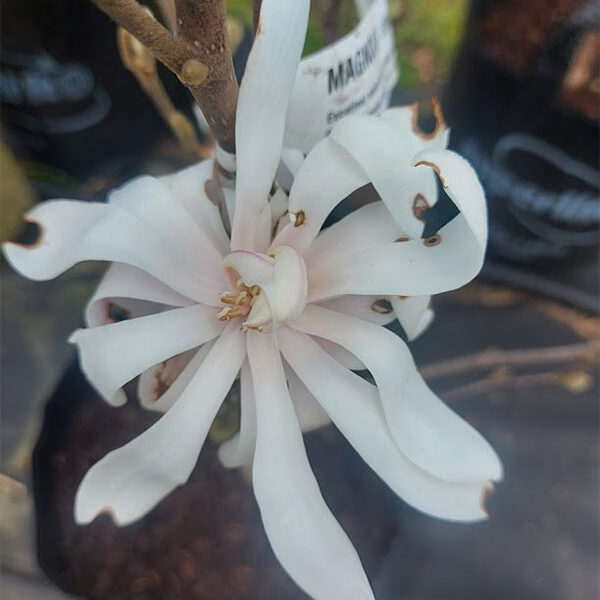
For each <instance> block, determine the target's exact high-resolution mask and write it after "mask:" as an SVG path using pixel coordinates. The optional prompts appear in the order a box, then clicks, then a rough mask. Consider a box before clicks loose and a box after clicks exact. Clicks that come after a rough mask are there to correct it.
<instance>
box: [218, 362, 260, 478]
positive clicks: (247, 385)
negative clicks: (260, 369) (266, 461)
mask: <svg viewBox="0 0 600 600" xmlns="http://www.w3.org/2000/svg"><path fill="white" fill-rule="evenodd" d="M255 447H256V400H255V398H254V387H253V385H252V376H251V374H250V365H249V364H248V361H246V362H245V363H244V364H243V365H242V371H241V373H240V431H239V432H238V433H236V434H235V435H234V436H233V437H232V438H231V439H230V440H228V441H226V442H224V443H223V444H221V446H220V447H219V459H220V460H221V462H222V463H223V465H224V466H225V467H227V468H228V469H235V468H237V467H243V466H246V465H250V464H252V460H253V458H254V448H255Z"/></svg>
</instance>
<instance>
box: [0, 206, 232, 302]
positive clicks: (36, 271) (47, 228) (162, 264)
mask: <svg viewBox="0 0 600 600" xmlns="http://www.w3.org/2000/svg"><path fill="white" fill-rule="evenodd" d="M26 220H28V221H33V222H36V223H38V224H39V226H40V227H41V229H42V235H41V239H40V240H39V241H38V242H37V243H36V244H34V245H32V246H22V245H19V244H14V243H10V242H9V243H6V244H4V253H5V256H6V258H7V259H8V261H9V262H10V263H11V265H12V266H13V267H14V268H15V269H16V270H17V271H19V272H20V273H21V274H23V275H25V276H26V277H29V278H30V279H37V280H45V279H52V278H53V277H56V276H57V275H60V274H61V273H62V272H63V271H66V270H67V269H69V268H70V267H72V266H73V265H74V264H76V263H78V262H81V261H85V260H106V261H112V262H123V263H127V264H130V265H133V266H135V267H138V268H139V269H142V270H143V271H146V272H147V273H149V274H150V275H152V276H154V277H156V278H157V279H159V280H160V281H162V282H163V283H165V284H166V285H168V286H169V287H171V288H172V289H174V290H176V291H177V292H179V293H180V294H182V295H184V296H186V297H188V298H192V299H194V300H196V301H198V302H203V303H206V304H212V305H213V306H218V304H219V300H218V294H219V293H220V292H221V291H223V289H225V288H224V287H223V286H222V284H219V283H218V282H217V283H215V280H214V279H215V278H216V277H217V274H216V272H214V273H213V272H211V273H212V274H213V275H215V277H214V278H213V277H212V276H210V278H208V277H209V276H207V277H203V275H202V274H201V273H200V272H198V265H199V264H200V261H198V260H197V257H195V256H184V255H183V254H182V252H181V249H180V248H178V247H177V245H176V243H177V239H176V238H173V237H169V236H168V232H167V231H166V230H164V231H162V232H158V231H156V230H155V229H153V228H151V227H150V226H149V225H148V224H147V223H145V222H143V221H141V220H140V219H139V218H138V217H137V216H136V215H134V214H132V213H131V212H129V211H128V210H125V209H124V208H122V207H120V206H118V205H115V204H101V203H97V202H78V201H75V200H52V201H49V202H42V203H41V204H38V205H37V206H35V207H34V208H33V209H32V210H31V211H29V212H28V213H27V216H26ZM165 236H166V237H165ZM221 277H222V274H220V275H219V276H218V278H219V279H220V278H221Z"/></svg>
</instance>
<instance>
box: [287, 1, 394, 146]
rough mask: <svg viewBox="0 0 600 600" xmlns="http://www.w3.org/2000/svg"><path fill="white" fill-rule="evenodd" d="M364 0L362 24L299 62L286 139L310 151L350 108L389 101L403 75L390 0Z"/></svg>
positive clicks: (367, 110) (372, 109)
mask: <svg viewBox="0 0 600 600" xmlns="http://www.w3.org/2000/svg"><path fill="white" fill-rule="evenodd" d="M368 4H369V2H368V0H360V2H357V7H358V9H359V13H360V14H361V15H362V17H361V20H360V22H359V24H358V25H357V26H356V27H355V28H354V29H353V30H352V31H351V32H350V33H348V34H347V35H345V36H344V37H342V38H340V39H339V40H338V41H337V42H335V43H333V44H331V45H330V46H327V47H326V48H323V49H322V50H319V51H318V52H315V53H314V54H311V55H310V56H307V57H306V58H305V59H304V60H302V61H301V62H300V66H299V67H298V73H297V75H296V83H295V84H294V90H293V92H292V99H291V102H290V105H289V108H288V113H287V122H286V131H285V140H284V145H285V146H287V147H290V148H298V149H299V150H302V151H303V152H305V153H308V151H309V150H310V149H311V148H312V147H313V146H314V145H315V144H316V143H317V142H319V141H320V140H322V139H323V138H324V137H325V136H326V135H327V134H328V133H329V132H330V131H331V128H332V127H333V125H335V123H336V122H337V121H339V120H340V119H341V118H343V117H345V116H347V115H350V114H377V113H379V112H381V111H382V110H384V109H386V108H387V107H388V106H389V102H390V96H391V93H392V89H393V87H394V85H395V84H396V81H397V79H398V69H397V63H396V50H395V44H394V34H393V30H392V26H391V24H390V22H389V18H388V6H387V4H388V3H387V0H373V1H372V2H370V5H369V6H367V5H368Z"/></svg>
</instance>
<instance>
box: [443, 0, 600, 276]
mask: <svg viewBox="0 0 600 600" xmlns="http://www.w3.org/2000/svg"><path fill="white" fill-rule="evenodd" d="M444 109H445V114H446V117H447V119H448V123H449V125H450V127H451V128H452V137H451V146H452V147H453V148H455V149H456V150H457V151H458V152H459V153H460V154H462V155H463V156H464V157H465V158H467V159H468V160H469V161H470V162H471V163H472V164H473V166H474V167H475V170H476V171H477V173H478V175H479V177H480V178H481V180H482V183H483V186H484V188H485V190H486V195H487V198H488V205H489V211H490V232H489V252H490V255H491V256H492V257H494V258H501V259H507V260H510V261H515V262H518V263H525V264H531V265H536V266H542V267H548V266H553V265H555V264H556V261H560V262H568V263H571V264H576V263H577V262H579V261H580V260H582V259H584V260H587V259H588V258H593V259H595V257H596V256H597V251H598V244H599V242H600V172H599V171H598V164H599V162H600V154H599V150H600V129H599V123H600V5H599V4H598V3H597V2H589V1H588V0H551V1H550V0H531V1H528V2H522V1H520V0H477V1H476V2H474V3H473V6H472V9H471V14H470V19H469V24H468V28H467V35H466V37H465V40H464V43H463V47H462V50H461V52H460V55H459V58H458V60H457V63H456V67H455V70H454V74H453V77H452V80H451V81H450V83H449V85H448V86H447V89H446V93H445V98H444Z"/></svg>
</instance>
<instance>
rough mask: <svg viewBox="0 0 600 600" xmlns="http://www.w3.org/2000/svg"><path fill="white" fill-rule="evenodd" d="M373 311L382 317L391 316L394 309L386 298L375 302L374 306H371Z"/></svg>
mask: <svg viewBox="0 0 600 600" xmlns="http://www.w3.org/2000/svg"><path fill="white" fill-rule="evenodd" d="M371 310H372V311H373V312H376V313H378V314H380V315H389V314H390V313H391V312H392V310H394V309H393V307H392V305H391V303H390V302H389V300H386V299H385V298H379V299H378V300H375V302H373V304H371Z"/></svg>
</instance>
